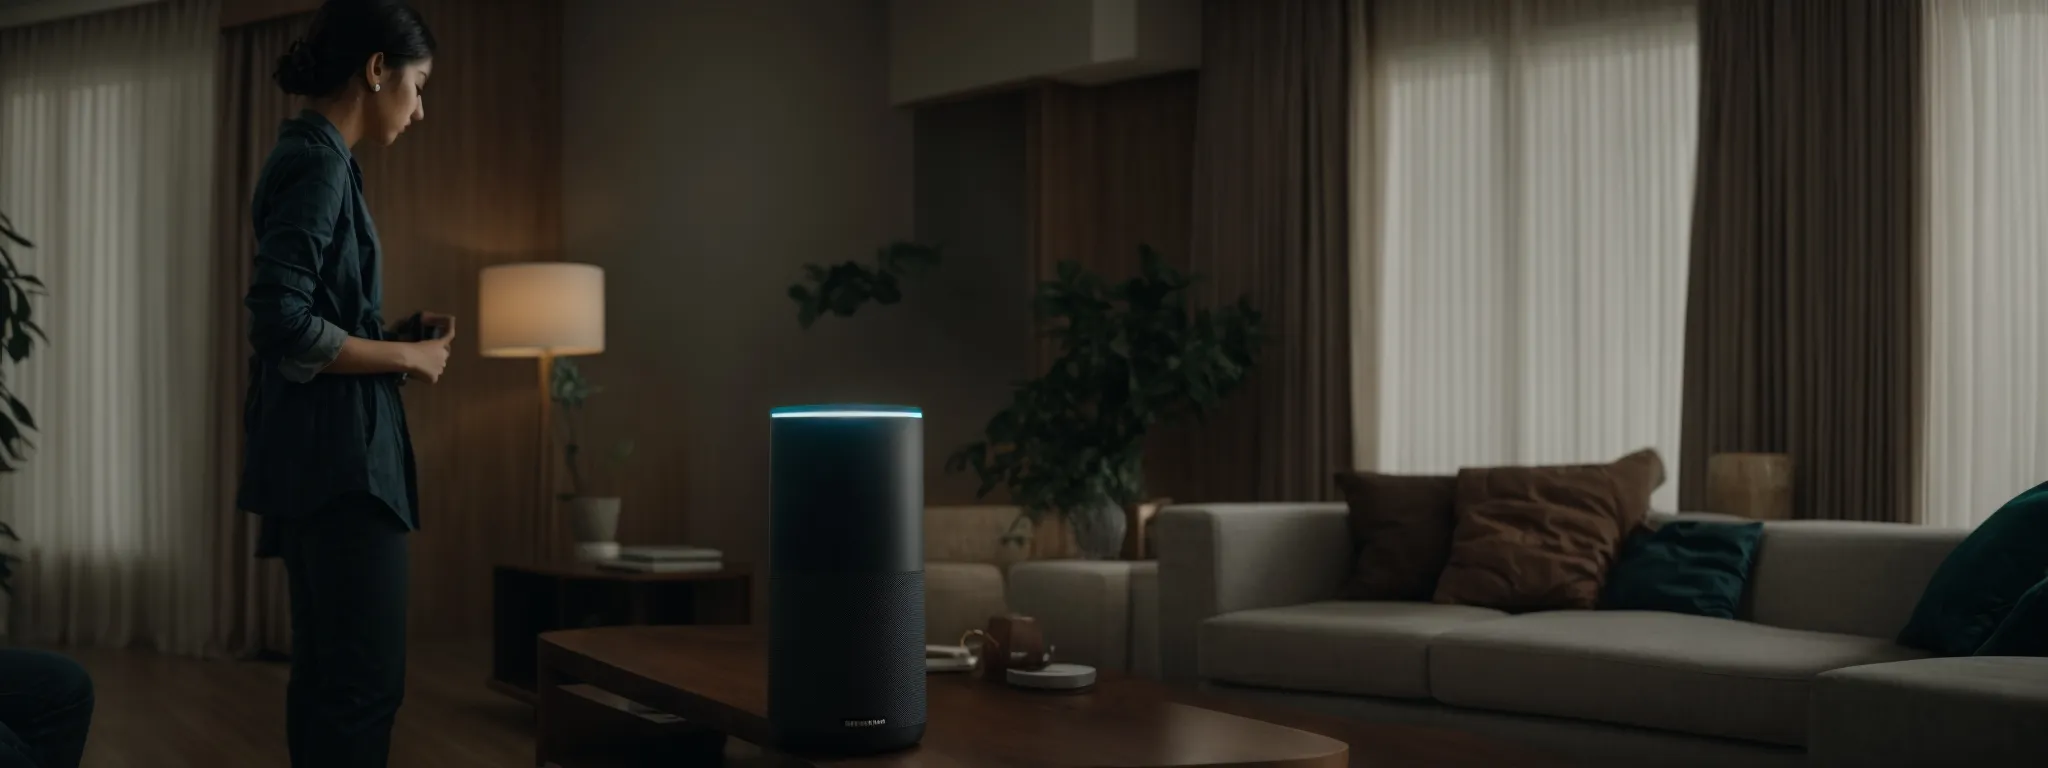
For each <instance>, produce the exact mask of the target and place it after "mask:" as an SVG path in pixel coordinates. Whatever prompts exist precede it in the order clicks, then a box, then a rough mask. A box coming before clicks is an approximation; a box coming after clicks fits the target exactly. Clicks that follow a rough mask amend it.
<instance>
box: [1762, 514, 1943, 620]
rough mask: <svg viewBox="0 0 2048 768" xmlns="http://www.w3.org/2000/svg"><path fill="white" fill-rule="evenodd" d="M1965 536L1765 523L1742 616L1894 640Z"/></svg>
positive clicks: (1871, 526)
mask: <svg viewBox="0 0 2048 768" xmlns="http://www.w3.org/2000/svg"><path fill="white" fill-rule="evenodd" d="M1969 534H1970V532H1969V531H1967V530H1962V529H1955V528H1935V527H1930V526H1924V525H1901V524H1899V523H1860V522H1844V521H1836V520H1774V521H1771V522H1768V523H1764V537H1763V540H1762V541H1761V542H1759V543H1758V544H1757V550H1756V565H1755V566H1754V568H1753V570H1751V571H1750V576H1749V611H1748V613H1747V615H1745V616H1742V618H1748V619H1751V620H1753V621H1756V622H1757V623H1760V624H1769V625H1771V626H1774V627H1787V628H1790V629H1810V630H1813V631H1816V632H1841V633H1845V634H1851V635H1863V636H1865V637H1875V638H1881V639H1884V640H1891V639H1893V638H1896V637H1898V635H1899V630H1901V629H1904V628H1905V627H1906V619H1907V618H1909V617H1911V616H1912V615H1913V608H1914V606H1916V605H1918V604H1919V602H1920V593H1921V592H1924V591H1926V590H1927V581H1928V579H1930V578H1933V576H1934V569H1936V568H1939V567H1941V561H1942V560H1944V559H1946V558H1947V557H1948V553H1949V551H1950V550H1953V549H1955V548H1956V545H1957V544H1960V543H1962V541H1963V538H1964V537H1965V536H1968V535H1969Z"/></svg>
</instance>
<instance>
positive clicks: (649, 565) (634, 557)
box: [597, 547, 725, 573]
mask: <svg viewBox="0 0 2048 768" xmlns="http://www.w3.org/2000/svg"><path fill="white" fill-rule="evenodd" d="M597 565H598V567H600V568H610V569H612V570H615V571H637V572H640V573H695V572H702V571H716V570H719V569H722V568H724V567H725V554H724V553H722V552H719V551H718V550H715V549H705V548H703V547H620V548H619V556H618V557H614V558H611V559H609V560H604V561H601V562H599V563H598V564H597Z"/></svg>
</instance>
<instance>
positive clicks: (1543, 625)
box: [1429, 611, 1924, 746]
mask: <svg viewBox="0 0 2048 768" xmlns="http://www.w3.org/2000/svg"><path fill="white" fill-rule="evenodd" d="M1923 655H1924V654H1922V653H1920V652H1919V651H1914V650H1911V649H1907V648H1901V647H1899V646H1896V645H1893V644H1891V643H1890V642H1889V641H1885V640H1878V639H1874V638H1868V637H1860V636H1856V635H1839V634H1829V633H1824V632H1807V631H1802V630H1794V629H1783V628H1779V627H1768V626H1764V625H1761V624H1753V623H1749V622H1744V621H1735V620H1731V619H1716V618H1709V617H1705V616H1688V615H1684V614H1677V613H1664V612H1660V611H1553V612H1548V613H1531V614H1525V615H1521V616H1514V617H1511V618H1505V619H1500V620H1498V621H1488V622H1482V623H1476V624H1470V625H1467V626H1464V627H1459V628H1457V629H1454V630H1451V631H1449V632H1446V633H1444V634H1442V635H1439V636H1438V637H1437V638H1436V640H1435V642H1434V643H1432V644H1431V645H1430V649H1429V681H1430V691H1431V693H1432V694H1433V695H1434V696H1435V697H1436V699H1437V700H1438V701H1441V702H1443V703H1446V704H1452V705H1456V706H1461V707H1476V708H1481V709H1494V710H1504V711H1508V712H1520V713H1526V714H1534V715H1549V716H1554V717H1570V718H1578V719H1584V720H1599V721H1604V722H1609V723H1618V724H1622V725H1636V726H1643V727H1648V728H1663V729H1667V730H1672V731H1681V732H1686V733H1694V734H1700V735H1704V736H1719V737H1724V738H1733V739H1748V740H1752V741H1761V742H1769V743H1773V744H1788V745H1793V746H1799V745H1803V744H1804V743H1805V741H1806V708H1807V696H1808V692H1809V690H1810V689H1811V688H1812V685H1813V679H1814V676H1815V675H1818V674H1820V673H1821V672H1825V671H1828V670H1831V669H1839V668H1842V667H1848V666H1855V665H1858V664H1873V663H1878V662H1887V661H1898V660H1902V659H1911V658H1919V657H1920V656H1923Z"/></svg>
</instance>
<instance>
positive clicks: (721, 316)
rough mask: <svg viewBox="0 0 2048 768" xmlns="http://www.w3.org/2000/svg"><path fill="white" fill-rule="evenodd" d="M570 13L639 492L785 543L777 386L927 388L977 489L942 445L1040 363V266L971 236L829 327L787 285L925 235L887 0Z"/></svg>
mask: <svg viewBox="0 0 2048 768" xmlns="http://www.w3.org/2000/svg"><path fill="white" fill-rule="evenodd" d="M564 16H565V27H566V29H565V30H564V45H563V56H564V67H565V75H566V77H565V81H564V84H563V93H564V99H563V102H564V103H563V114H562V117H563V121H564V147H563V152H564V161H565V167H564V179H563V184H564V186H563V207H564V211H563V215H564V230H565V239H566V243H565V245H566V250H567V253H568V257H569V258H571V259H574V260H579V261H589V262H593V263H597V264H600V265H603V266H604V267H606V269H607V271H608V274H607V284H608V290H609V296H608V308H609V318H608V320H609V327H608V329H607V333H608V335H609V339H608V347H609V348H608V349H607V351H606V352H605V353H604V354H603V355H601V356H598V357H594V358H590V359H588V360H587V361H586V363H585V368H586V370H587V371H588V372H589V374H590V375H591V377H592V378H594V379H596V380H597V381H598V383H600V384H604V385H606V386H609V387H611V391H607V392H606V393H604V394H601V395H600V396H599V398H598V399H594V400H593V401H592V405H591V409H592V417H593V419H594V420H596V421H598V422H599V423H598V425H597V426H598V427H599V428H600V429H601V430H604V431H607V432H611V433H613V434H612V435H609V436H618V435H619V434H630V435H631V436H632V437H633V438H634V439H636V440H637V441H638V442H640V443H641V446H642V450H641V455H642V458H643V459H645V461H641V462H640V463H639V464H638V465H637V466H635V467H634V468H633V470H632V473H633V480H632V481H631V482H629V483H627V484H626V485H625V488H626V493H625V495H626V501H625V506H626V510H627V511H626V515H627V516H629V517H630V516H633V515H636V514H639V515H671V516H682V517H686V518H687V536H688V538H689V539H690V540H691V541H693V542H695V543H699V544H704V545H710V546H717V547H723V548H725V549H727V550H728V552H729V553H730V556H732V557H734V558H737V559H745V560H750V561H753V562H755V563H757V564H758V563H761V562H762V558H763V557H764V555H765V552H764V551H763V549H764V546H765V531H766V521H767V502H768V496H767V487H768V409H769V408H770V407H772V406H775V405H780V404H789V403H812V402H823V401H875V402H890V403H908V404H914V405H920V406H923V407H924V408H925V410H926V413H927V418H926V420H925V429H926V445H927V454H928V456H929V461H928V463H927V468H926V475H927V481H928V483H927V494H926V495H927V497H928V498H930V499H934V500H960V499H963V498H964V496H965V492H963V490H962V489H963V488H964V489H966V491H968V492H971V489H972V483H971V481H970V480H969V479H967V478H961V477H951V478H948V477H944V476H942V475H941V474H940V463H941V462H942V460H943V458H944V455H945V452H946V451H947V450H949V449H950V448H952V447H954V446H956V445H958V444H960V443H963V442H965V441H966V440H967V439H969V438H970V437H971V436H972V435H974V434H975V433H976V432H978V430H979V429H980V427H981V426H982V424H983V423H984V422H985V421H986V419H987V418H988V417H989V416H990V415H991V414H992V413H993V412H994V410H995V408H997V407H999V406H1000V404H1001V403H1003V402H1004V401H1005V400H1006V397H1007V396H1006V390H1005V387H1004V385H1005V383H1006V382H1008V381H1010V380H1012V379H1015V378H1019V377H1021V376H1022V374H1023V373H1024V372H1025V370H1026V366H1027V365H1028V363H1027V358H1026V356H1025V355H1026V353H1027V351H1028V348H1027V346H1026V345H1025V344H1024V338H1023V336H1022V328H1021V325H1020V324H1021V318H1023V317H1025V315H1023V314H1022V313H1023V311H1024V310H1023V307H1024V306H1025V304H1024V296H1025V295H1026V293H1027V292H1028V290H1029V283H1028V271H1027V270H1026V268H1025V267H1024V266H1023V265H1022V264H1018V265H1016V268H1015V269H1014V270H1012V269H1009V268H1008V266H1007V265H1002V264H992V263H985V262H976V261H975V260H974V258H975V256H974V254H972V253H965V254H949V259H951V261H950V262H949V263H948V264H947V265H945V266H944V267H942V268H941V269H940V270H938V272H937V273H935V274H934V275H932V276H931V278H930V279H929V280H928V281H926V282H922V283H917V284H913V285H912V286H910V288H909V289H908V291H907V293H908V297H907V298H906V300H905V302H904V303H903V304H902V305H899V306H895V307H888V308H876V307H870V308H868V309H866V310H863V311H862V312H861V314H858V315H856V316H854V317H852V318H826V319H824V320H822V321H820V323H819V324H818V325H817V326H815V327H814V328H812V329H811V330H809V331H802V330H800V329H799V328H798V327H797V324H796V312H795V308H794V306H793V305H792V304H791V303H790V301H789V300H788V299H787V298H786V297H785V296H784V291H785V290H786V289H787V287H788V286H789V284H790V283H791V282H793V281H794V280H795V279H796V278H797V277H798V276H799V274H800V265H801V264H803V263H805V262H834V261H843V260H846V259H868V258H871V256H872V253H873V250H874V248H875V247H876V246H878V245H880V244H882V243H883V242H885V241H887V240H890V239H892V238H902V237H910V236H912V235H913V234H914V229H913V224H914V222H913V221H912V219H913V201H912V184H913V175H914V163H913V154H914V150H913V124H912V116H911V114H910V113H909V112H907V111H904V110H898V109H895V108H892V107H891V106H890V104H889V55H888V45H887V40H888V13H887V7H886V4H885V0H829V1H824V0H746V1H745V2H741V1H739V0H673V1H672V2H660V3H655V2H646V1H645V0H579V1H578V2H574V3H567V4H565V13H564ZM962 297H967V299H966V300H963V299H962ZM622 411H623V412H622ZM626 528H627V530H628V531H629V532H630V531H632V530H635V529H636V527H635V526H633V525H631V524H628V525H627V526H626ZM641 529H642V530H644V528H641ZM629 543H633V542H631V541H630V539H629ZM758 586H760V587H765V584H763V585H758ZM757 591H764V590H757Z"/></svg>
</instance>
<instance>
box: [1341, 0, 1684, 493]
mask: <svg viewBox="0 0 2048 768" xmlns="http://www.w3.org/2000/svg"><path fill="white" fill-rule="evenodd" d="M1372 12H1373V13H1374V14H1375V15H1374V17H1373V18H1372V19H1371V20H1370V22H1369V24H1370V26H1371V27H1372V40H1370V41H1369V42H1368V43H1367V45H1368V46H1369V51H1370V53H1371V55H1372V57H1373V60H1372V64H1371V66H1370V68H1369V69H1370V71H1371V73H1372V76H1371V78H1370V83H1363V84H1361V86H1362V87H1367V88H1369V89H1370V93H1369V95H1368V94H1365V93H1361V96H1363V97H1365V98H1369V99H1370V105H1371V107H1370V109H1369V110H1368V111H1369V113H1370V114H1371V115H1372V118H1371V125H1370V127H1369V128H1368V129H1367V130H1370V131H1371V132H1372V137H1371V139H1370V140H1369V146H1371V147H1372V152H1373V158H1372V160H1371V161H1370V162H1368V163H1367V164H1366V167H1368V168H1370V169H1372V170H1371V171H1370V172H1369V175H1368V177H1366V178H1361V179H1360V180H1359V183H1361V184H1364V185H1369V186H1368V188H1365V189H1361V190H1360V192H1361V195H1362V197H1364V198H1365V199H1368V200H1373V201H1376V203H1375V206H1376V212H1375V214H1374V215H1373V216H1372V217H1371V218H1372V219H1373V220H1374V223H1373V224H1372V225H1371V226H1372V227H1373V228H1374V229H1375V230H1376V232H1373V233H1370V234H1369V236H1368V239H1367V240H1365V241H1364V242H1365V243H1367V246H1368V247H1365V248H1361V249H1358V251H1359V252H1358V254H1357V255H1356V256H1355V258H1360V259H1364V260H1366V261H1365V263H1361V264H1359V269H1360V270H1371V271H1376V274H1377V275H1378V279H1377V280H1376V281H1373V282H1375V283H1376V289H1375V294H1376V295H1372V296H1369V297H1364V298H1362V300H1361V303H1362V304H1364V305H1366V306H1368V307H1370V308H1371V309H1369V310H1368V312H1369V313H1370V314H1369V316H1368V317H1369V319H1368V320H1367V321H1366V323H1365V325H1366V333H1368V334H1370V336H1371V338H1372V340H1373V341H1374V342H1376V344H1377V349H1378V354H1377V365H1376V369H1377V370H1378V371H1379V373H1378V376H1377V381H1376V382H1375V383H1374V386H1371V387H1367V388H1366V389H1367V390H1370V391H1374V392H1375V394H1374V395H1373V396H1374V397H1376V398H1377V402H1376V403H1367V404H1362V405H1363V407H1365V408H1368V409H1370V410H1371V411H1372V412H1373V413H1376V414H1377V416H1376V418H1377V428H1376V429H1373V430H1371V431H1370V433H1368V434H1361V435H1360V439H1361V440H1363V441H1371V442H1370V443H1369V444H1367V445H1361V446H1360V449H1361V451H1360V453H1361V455H1366V456H1376V457H1377V466H1376V467H1375V468H1376V469H1379V470H1381V471H1388V472H1427V473H1441V472H1449V471H1454V470H1455V469H1456V468H1457V467H1460V466H1478V465H1488V464H1506V463H1516V464H1528V463H1579V462H1593V461H1607V460H1610V459H1612V458H1615V457H1618V456H1620V455H1622V454H1624V453H1627V452H1628V451H1631V450H1634V449H1636V448H1641V447H1645V446H1650V447H1655V448H1656V449H1657V450H1658V452H1659V453H1661V454H1662V455H1663V456H1664V460H1665V463H1666V465H1667V466H1668V467H1671V468H1672V472H1673V475H1672V476H1671V477H1670V478H1669V479H1667V481H1666V483H1665V485H1664V486H1663V487H1662V488H1660V489H1659V490H1658V492H1657V495H1656V496H1655V498H1654V499H1653V502H1654V504H1655V506H1656V507H1657V508H1659V509H1673V508H1675V505H1676V499H1677V489H1678V483H1677V478H1676V474H1675V472H1676V467H1677V460H1678V429H1679V413H1680V391H1681V377H1682V373H1683V371H1682V366H1683V361H1684V357H1685V356H1684V335H1685V334H1684V326H1685V296H1686V262H1687V252H1688V249H1689V242H1690V231H1689V226H1690V221H1691V207H1692V194H1693V163H1694V154H1695V144H1696V135H1697V132H1698V127H1697V122H1698V120H1697V114H1698V78H1699V75H1698V59H1699V55H1698V39H1697V38H1698V34H1697V24H1696V21H1695V16H1694V13H1693V9H1692V6H1691V5H1690V4H1689V3H1676V2H1668V3H1658V2H1648V3H1646V2H1566V3H1558V2H1543V3H1538V2H1510V3H1502V2H1427V1H1419V2H1384V3H1378V4H1375V5H1374V7H1373V11H1372Z"/></svg>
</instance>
